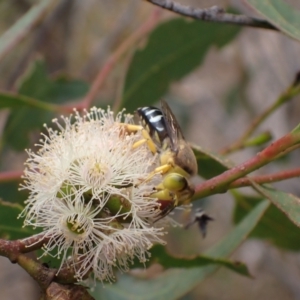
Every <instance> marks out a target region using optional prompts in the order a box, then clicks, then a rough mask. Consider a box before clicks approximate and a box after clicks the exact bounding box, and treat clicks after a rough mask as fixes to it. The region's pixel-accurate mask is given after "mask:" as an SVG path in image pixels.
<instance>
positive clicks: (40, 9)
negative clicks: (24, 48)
mask: <svg viewBox="0 0 300 300" xmlns="http://www.w3.org/2000/svg"><path fill="white" fill-rule="evenodd" d="M55 2H57V0H42V1H39V3H38V4H37V5H35V6H33V7H32V8H31V9H30V10H29V11H28V12H27V13H26V14H25V15H24V16H23V17H22V18H20V19H19V20H18V21H17V22H16V23H15V24H14V25H13V26H12V27H10V28H9V30H7V31H6V32H5V33H4V34H3V35H2V36H1V37H0V60H1V59H3V58H4V57H5V55H6V54H8V53H10V51H11V50H12V49H13V48H14V47H15V45H17V44H18V43H20V42H21V41H22V40H23V38H24V37H25V36H26V35H28V34H29V33H30V32H31V29H32V28H33V27H34V26H35V25H36V24H37V23H39V22H41V21H42V20H43V16H44V15H45V13H46V12H47V10H48V9H49V8H50V6H52V5H53V3H55Z"/></svg>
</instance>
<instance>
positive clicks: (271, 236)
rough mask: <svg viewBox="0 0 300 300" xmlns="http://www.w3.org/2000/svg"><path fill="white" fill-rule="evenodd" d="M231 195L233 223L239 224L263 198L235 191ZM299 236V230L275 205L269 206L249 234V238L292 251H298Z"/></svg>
mask: <svg viewBox="0 0 300 300" xmlns="http://www.w3.org/2000/svg"><path fill="white" fill-rule="evenodd" d="M232 193H233V195H234V198H235V200H236V205H235V211H234V222H235V223H238V222H240V221H241V220H242V219H243V218H244V217H245V215H246V214H247V213H249V212H250V211H251V210H252V209H253V207H255V206H256V205H257V204H258V203H259V202H261V201H263V199H264V197H257V196H249V195H244V194H241V193H240V192H238V191H236V190H234V191H232ZM299 236H300V228H298V227H297V226H296V225H295V224H294V223H292V222H291V221H290V220H289V218H288V217H287V216H286V215H285V214H284V213H283V212H282V211H281V210H280V209H278V208H277V207H276V206H275V205H270V207H269V208H268V210H267V211H266V213H265V214H264V216H263V217H262V219H261V220H260V222H259V223H258V225H257V226H256V227H255V229H254V230H253V231H252V232H251V234H250V237H255V238H260V239H264V240H266V241H268V242H269V243H272V244H274V245H276V246H277V247H280V248H283V249H288V250H293V251H299V250H300V243H299V242H298V237H299Z"/></svg>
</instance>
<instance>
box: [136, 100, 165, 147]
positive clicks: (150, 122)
mask: <svg viewBox="0 0 300 300" xmlns="http://www.w3.org/2000/svg"><path fill="white" fill-rule="evenodd" d="M136 113H137V115H138V116H139V118H140V120H141V122H142V125H143V126H144V128H146V129H147V131H148V132H149V134H150V136H151V138H152V139H154V141H155V142H156V143H158V144H160V145H161V144H162V142H163V141H164V139H165V138H166V137H167V136H168V132H167V128H166V123H165V119H164V116H163V114H162V112H161V110H160V109H158V108H156V107H154V106H146V107H141V108H138V109H137V111H136Z"/></svg>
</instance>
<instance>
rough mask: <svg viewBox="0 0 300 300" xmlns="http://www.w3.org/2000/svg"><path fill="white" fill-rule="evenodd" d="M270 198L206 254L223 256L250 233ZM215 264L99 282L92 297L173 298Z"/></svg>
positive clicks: (180, 295)
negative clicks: (141, 277)
mask: <svg viewBox="0 0 300 300" xmlns="http://www.w3.org/2000/svg"><path fill="white" fill-rule="evenodd" d="M269 203H270V202H269V201H267V200H265V201H263V202H261V203H259V204H258V205H257V206H255V207H254V209H253V210H252V211H251V212H250V213H249V214H248V215H247V216H246V217H245V218H244V219H243V221H241V222H240V223H239V224H238V225H237V226H236V227H235V228H234V229H233V230H232V231H231V232H230V233H229V234H228V235H227V236H226V237H225V238H224V239H223V240H222V241H221V242H220V243H219V244H217V245H216V246H215V247H213V248H212V249H210V250H209V251H207V252H206V253H205V255H207V256H209V257H215V258H224V257H226V256H228V255H230V254H231V253H232V252H233V251H234V250H235V249H236V248H237V247H238V246H239V245H240V243H241V242H243V241H244V239H246V238H247V236H248V235H249V234H250V232H251V231H252V230H253V228H254V227H255V226H256V224H257V223H258V222H259V220H260V218H261V217H262V216H263V214H264V212H265V211H266V209H267V208H268V206H269ZM217 268H218V266H216V265H211V266H205V267H198V268H189V269H170V270H168V271H166V272H164V273H162V274H161V275H159V276H157V277H156V278H154V279H149V280H142V279H138V278H135V277H131V276H128V275H123V276H120V278H119V279H118V282H117V283H116V284H113V285H106V286H105V288H103V286H102V284H98V285H97V287H96V289H95V291H94V292H93V296H94V297H95V299H96V300H102V299H105V300H112V299H114V300H128V299H135V300H154V299H155V300H173V299H178V298H180V297H182V296H183V295H185V294H186V293H188V292H189V291H190V290H192V289H193V288H194V287H195V286H197V284H199V283H200V282H201V281H203V280H204V279H205V278H206V277H207V276H209V275H210V274H212V273H213V272H214V271H216V269H217Z"/></svg>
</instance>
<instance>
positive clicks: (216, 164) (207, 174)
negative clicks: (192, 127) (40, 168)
mask: <svg viewBox="0 0 300 300" xmlns="http://www.w3.org/2000/svg"><path fill="white" fill-rule="evenodd" d="M191 146H192V148H193V151H194V154H195V156H196V159H197V163H198V174H199V175H200V176H201V177H203V178H205V179H210V178H212V177H215V176H217V175H219V174H221V173H223V172H225V171H227V170H228V169H230V168H232V167H233V166H234V165H233V163H232V162H230V161H229V160H228V159H227V158H225V157H223V156H221V155H219V154H215V153H212V152H209V151H207V150H204V149H202V148H201V147H199V146H196V145H193V144H192V145H191Z"/></svg>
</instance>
